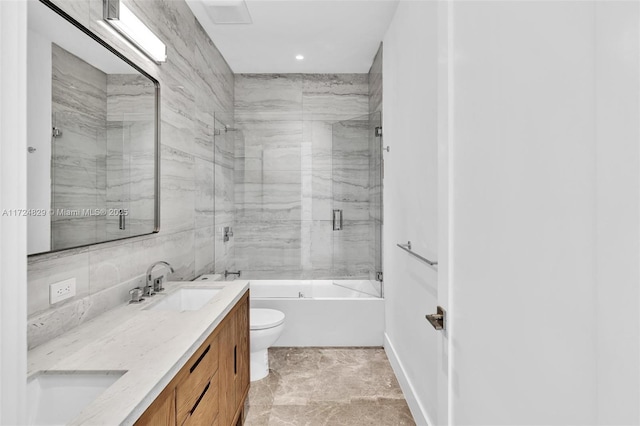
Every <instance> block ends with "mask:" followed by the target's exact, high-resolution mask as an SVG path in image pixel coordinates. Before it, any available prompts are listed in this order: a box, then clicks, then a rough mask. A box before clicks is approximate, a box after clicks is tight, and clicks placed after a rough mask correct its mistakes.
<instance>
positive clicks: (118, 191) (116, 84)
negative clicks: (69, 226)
mask: <svg viewBox="0 0 640 426" xmlns="http://www.w3.org/2000/svg"><path fill="white" fill-rule="evenodd" d="M154 105H155V87H154V85H153V83H152V82H151V81H150V80H149V79H147V78H146V77H144V76H142V75H139V74H109V75H108V76H107V181H106V186H107V204H106V207H107V208H108V209H110V210H112V211H117V210H120V209H127V210H128V215H127V216H126V223H125V225H126V226H125V229H124V230H121V229H120V226H119V217H118V216H117V215H108V216H107V217H106V229H105V233H106V235H105V237H106V238H107V239H117V238H123V237H127V236H131V235H141V234H147V233H150V232H152V231H153V229H154V199H153V194H154V167H153V162H154V154H155V139H154V135H155V121H154V114H153V106H154Z"/></svg>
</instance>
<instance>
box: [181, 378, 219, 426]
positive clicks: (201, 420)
mask: <svg viewBox="0 0 640 426" xmlns="http://www.w3.org/2000/svg"><path fill="white" fill-rule="evenodd" d="M217 416H218V375H217V374H215V375H214V376H213V377H212V378H211V380H210V381H209V382H208V383H207V384H206V385H205V387H204V390H203V391H202V393H201V394H200V395H199V397H198V399H197V400H196V402H195V403H194V406H193V407H192V408H191V410H190V411H189V412H188V413H187V417H186V419H185V420H184V423H182V426H206V425H213V424H214V421H217Z"/></svg>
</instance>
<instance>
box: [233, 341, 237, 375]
mask: <svg viewBox="0 0 640 426" xmlns="http://www.w3.org/2000/svg"><path fill="white" fill-rule="evenodd" d="M233 374H238V345H235V346H234V347H233Z"/></svg>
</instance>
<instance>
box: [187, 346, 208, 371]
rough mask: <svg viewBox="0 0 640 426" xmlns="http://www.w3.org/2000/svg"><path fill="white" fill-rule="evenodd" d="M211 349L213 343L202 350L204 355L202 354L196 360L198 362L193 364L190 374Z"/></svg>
mask: <svg viewBox="0 0 640 426" xmlns="http://www.w3.org/2000/svg"><path fill="white" fill-rule="evenodd" d="M209 349H211V345H209V346H207V349H205V350H204V352H202V355H200V356H199V357H198V359H197V360H196V362H195V363H194V364H193V365H192V366H191V368H190V369H189V374H191V373H193V370H195V369H196V367H198V364H200V361H202V358H204V356H205V355H206V354H207V352H209Z"/></svg>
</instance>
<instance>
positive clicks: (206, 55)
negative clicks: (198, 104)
mask: <svg viewBox="0 0 640 426" xmlns="http://www.w3.org/2000/svg"><path fill="white" fill-rule="evenodd" d="M194 47H195V57H194V60H195V69H196V72H197V73H198V75H199V76H200V78H201V80H202V81H203V82H204V85H205V86H206V87H207V89H208V90H207V92H209V93H211V94H212V97H211V98H210V102H211V104H210V105H209V106H210V107H211V110H212V111H231V110H233V90H234V88H233V86H234V75H233V73H232V72H231V69H230V68H229V66H228V65H227V63H226V61H225V59H224V58H223V57H222V55H221V54H220V52H219V51H218V49H217V48H216V47H215V45H214V44H213V42H212V41H211V39H210V38H209V37H208V36H207V35H206V32H205V30H204V29H203V28H202V26H201V25H200V23H199V22H198V20H197V19H196V20H195V46H194Z"/></svg>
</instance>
